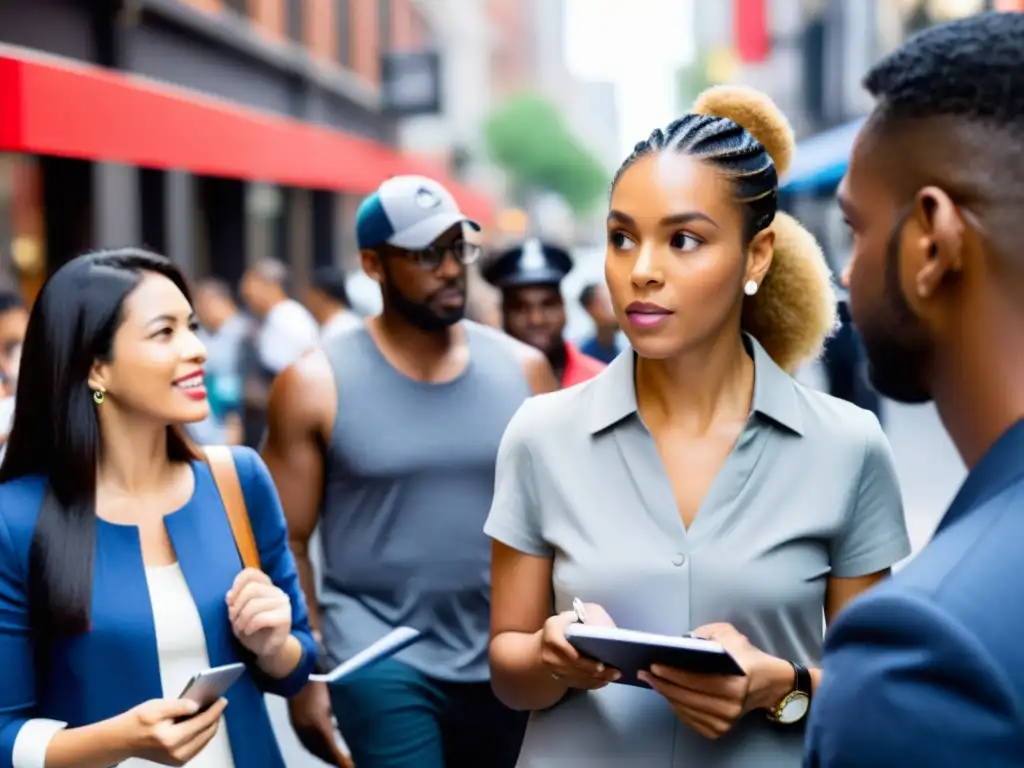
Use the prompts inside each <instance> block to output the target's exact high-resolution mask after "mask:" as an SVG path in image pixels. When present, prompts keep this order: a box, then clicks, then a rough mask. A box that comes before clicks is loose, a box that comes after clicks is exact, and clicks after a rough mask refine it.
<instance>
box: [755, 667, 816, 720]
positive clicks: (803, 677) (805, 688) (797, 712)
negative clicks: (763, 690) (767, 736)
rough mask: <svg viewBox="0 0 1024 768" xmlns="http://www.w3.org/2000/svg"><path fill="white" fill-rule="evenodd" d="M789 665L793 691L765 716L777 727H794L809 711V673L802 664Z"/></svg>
mask: <svg viewBox="0 0 1024 768" xmlns="http://www.w3.org/2000/svg"><path fill="white" fill-rule="evenodd" d="M789 663H790V664H792V665H793V674H794V681H793V690H792V691H790V692H789V693H787V694H786V696H785V697H784V698H783V699H782V701H780V702H779V703H778V704H776V705H775V706H774V707H771V708H769V710H768V712H767V714H766V716H767V717H768V719H769V720H771V721H772V722H773V723H778V724H779V725H795V724H796V723H799V722H800V721H801V720H803V719H804V718H805V717H807V713H808V712H809V711H810V709H811V673H810V672H809V671H808V670H807V667H805V666H804V665H803V664H800V663H798V662H795V661H791V662H789Z"/></svg>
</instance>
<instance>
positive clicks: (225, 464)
mask: <svg viewBox="0 0 1024 768" xmlns="http://www.w3.org/2000/svg"><path fill="white" fill-rule="evenodd" d="M203 450H204V451H205V453H206V461H207V462H208V463H209V465H210V471H211V472H212V473H213V481H214V482H215V483H216V484H217V490H218V491H219V492H220V499H221V501H222V502H223V503H224V510H225V511H226V512H227V514H228V523H229V524H230V525H231V533H232V534H233V535H234V537H235V546H236V547H238V554H239V556H240V557H241V558H242V565H243V566H244V567H246V568H259V567H260V551H259V548H258V547H257V546H256V537H255V536H253V534H252V523H250V522H249V512H248V510H247V509H246V508H245V496H244V495H243V494H242V484H241V483H240V482H239V480H238V468H237V467H236V466H235V457H234V456H232V455H231V449H230V448H228V447H227V446H226V445H208V446H206V447H205V448H203Z"/></svg>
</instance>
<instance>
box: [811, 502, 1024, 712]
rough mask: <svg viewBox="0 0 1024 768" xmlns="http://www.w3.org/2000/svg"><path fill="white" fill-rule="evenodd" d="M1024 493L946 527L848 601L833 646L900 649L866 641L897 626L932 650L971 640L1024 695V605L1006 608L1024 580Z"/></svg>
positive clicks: (897, 632) (921, 649)
mask: <svg viewBox="0 0 1024 768" xmlns="http://www.w3.org/2000/svg"><path fill="white" fill-rule="evenodd" d="M1022 501H1024V486H1016V487H1012V488H1009V489H1006V490H1005V491H1004V492H1003V493H1001V494H997V495H996V496H993V497H992V498H990V499H989V500H987V501H986V502H984V503H983V504H980V505H978V506H977V507H976V508H974V509H972V510H971V511H970V512H968V513H967V514H966V515H965V516H963V517H962V518H960V519H959V520H957V521H956V522H954V523H953V524H951V525H949V526H946V527H942V528H941V529H940V530H939V532H938V533H937V534H936V535H935V537H934V538H933V539H932V541H931V542H930V543H929V544H928V545H927V546H926V547H925V548H924V549H923V550H922V551H921V552H920V553H918V554H917V555H916V556H915V558H914V559H913V560H911V562H910V563H909V564H907V566H906V567H905V568H904V569H903V570H902V571H900V572H898V573H896V574H895V575H894V576H892V577H891V578H890V579H888V580H886V581H885V582H883V583H882V584H880V585H878V586H877V587H876V588H874V589H872V590H870V591H869V592H867V593H866V594H864V595H863V596H862V597H860V598H858V599H857V600H855V601H854V602H853V603H852V604H851V605H849V606H847V608H846V609H844V611H843V613H842V615H841V616H840V617H839V619H838V620H837V621H836V623H835V626H834V627H833V628H832V629H830V631H829V636H828V640H827V643H826V651H827V652H833V651H836V650H838V649H840V648H841V647H843V646H845V645H848V644H850V643H852V644H853V645H854V646H858V647H860V646H863V649H864V652H865V653H885V652H886V651H887V650H889V651H894V652H899V648H898V646H899V643H895V644H894V645H893V644H890V645H891V647H887V645H886V643H885V642H879V643H877V644H872V645H870V646H869V645H868V644H863V643H861V642H860V640H862V639H863V638H864V637H866V636H867V635H868V634H871V633H875V636H876V637H877V639H879V640H881V639H882V638H883V637H885V636H886V633H890V632H891V633H894V635H893V636H894V637H899V638H902V640H906V639H907V638H908V637H913V638H915V640H914V642H915V643H917V652H918V653H921V654H925V655H928V654H932V655H934V656H935V657H941V656H942V655H943V654H946V653H947V652H949V649H950V648H955V649H961V650H962V649H965V648H969V649H971V650H972V652H976V653H977V654H979V655H981V656H984V657H986V658H989V659H991V660H992V661H993V663H994V664H995V665H996V666H997V667H999V668H1001V669H1003V670H1005V672H1006V673H1007V674H1008V675H1009V676H1010V678H1011V679H1014V680H1017V681H1018V685H1019V686H1020V688H1021V690H1020V694H1021V696H1022V697H1024V645H1022V644H1021V643H1020V641H1019V638H1020V637H1021V636H1022V635H1024V612H1021V611H1007V610H1005V607H1006V606H1007V605H1013V604H1015V603H1016V602H1017V600H1018V597H1017V594H1018V591H1019V590H1018V586H1017V585H1019V584H1021V583H1024V558H1022V557H1021V556H1020V554H1019V544H1020V541H1022V540H1024V516H1022V515H1020V514H1019V509H1018V507H1019V506H1020V502H1022ZM865 633H867V634H865ZM901 633H902V634H901ZM894 649H895V650H894Z"/></svg>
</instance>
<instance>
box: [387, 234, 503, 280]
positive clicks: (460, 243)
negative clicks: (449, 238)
mask: <svg viewBox="0 0 1024 768" xmlns="http://www.w3.org/2000/svg"><path fill="white" fill-rule="evenodd" d="M482 250H483V249H482V248H481V247H480V246H479V245H477V244H476V243H467V242H466V241H465V240H456V241H455V242H454V243H447V244H446V245H432V246H430V247H429V248H424V249H422V250H419V251H408V250H404V249H402V250H399V249H395V250H394V251H392V252H393V253H395V254H398V255H401V256H403V257H404V258H407V259H409V260H411V261H412V262H413V263H414V264H415V265H416V266H417V267H419V268H420V269H423V270H426V271H428V272H433V271H434V270H436V269H438V268H439V267H440V266H441V265H442V264H444V260H445V259H446V258H448V256H449V255H450V256H451V257H452V258H453V259H455V261H456V262H458V263H459V264H461V265H463V266H468V265H470V264H472V263H473V262H474V261H476V260H477V259H478V258H480V253H481V251H482Z"/></svg>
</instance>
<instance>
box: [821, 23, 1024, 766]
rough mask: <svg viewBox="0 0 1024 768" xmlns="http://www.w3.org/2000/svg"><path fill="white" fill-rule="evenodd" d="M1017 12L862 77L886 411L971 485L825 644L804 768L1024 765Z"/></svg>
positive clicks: (862, 300)
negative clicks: (895, 405) (921, 412)
mask: <svg viewBox="0 0 1024 768" xmlns="http://www.w3.org/2000/svg"><path fill="white" fill-rule="evenodd" d="M1022 72H1024V14H1021V13H1002V14H996V13H988V14H981V15H978V16H974V17H970V18H967V19H964V20H961V21H958V22H954V23H952V24H948V25H943V26H939V27H934V28H931V29H928V30H926V31H925V32H923V33H921V34H920V35H918V36H917V37H915V38H913V39H911V40H910V41H908V42H907V43H906V44H905V45H904V46H903V47H902V48H901V49H900V50H898V51H896V52H895V53H893V54H891V55H890V56H889V57H887V58H886V59H885V60H884V61H882V62H881V63H880V64H879V65H877V66H876V67H875V69H874V70H873V71H872V72H871V73H870V74H869V75H868V76H867V79H866V83H865V84H866V86H867V88H868V90H869V91H870V92H871V93H872V94H873V95H874V96H875V97H876V98H877V99H878V106H877V107H876V109H875V111H874V113H873V114H872V115H871V117H870V118H869V119H868V121H867V123H866V125H865V127H864V128H863V129H862V131H861V134H860V136H859V137H858V139H857V141H856V144H855V148H854V151H853V156H852V157H851V160H850V165H849V168H848V170H847V175H846V178H845V179H844V180H843V183H842V185H841V187H840V201H841V205H842V207H843V210H844V213H845V214H846V217H847V220H848V221H849V223H850V226H851V228H852V230H853V235H854V245H853V251H854V253H853V259H852V261H851V264H850V267H849V268H848V270H847V273H846V275H845V278H846V282H847V283H848V286H849V289H850V299H851V311H852V314H853V318H854V321H855V322H856V324H857V326H858V328H859V330H860V333H861V336H862V338H863V341H864V346H865V349H866V352H867V355H868V358H869V360H870V363H871V376H872V381H873V382H874V384H875V386H876V388H877V389H878V390H879V392H881V393H882V394H883V395H887V396H889V397H891V398H893V399H895V400H899V401H903V402H911V403H913V402H925V401H928V400H934V401H935V404H936V406H937V408H938V411H939V414H940V416H941V418H942V421H943V424H944V425H945V427H946V429H947V430H948V432H949V433H950V436H951V437H952V439H953V441H954V443H955V444H956V446H957V449H958V451H959V452H960V455H961V457H962V458H963V459H964V462H965V463H966V464H967V466H968V468H969V469H970V474H969V476H968V478H967V480H966V482H965V483H964V486H963V488H962V489H961V490H960V492H959V494H958V495H957V497H956V499H955V500H954V502H953V504H952V506H951V507H950V509H949V511H948V512H947V513H946V515H945V517H944V519H943V520H942V523H941V524H940V526H939V529H938V531H937V533H936V534H935V537H934V539H933V540H932V542H931V543H930V544H929V545H928V546H927V547H926V548H925V549H924V551H923V552H921V553H920V554H919V555H918V556H917V557H916V558H915V560H914V561H912V562H911V563H910V564H909V565H908V566H907V568H906V569H904V570H903V571H902V572H901V573H899V574H897V575H896V576H894V577H893V578H892V579H890V580H889V581H887V582H886V583H884V584H882V585H880V586H878V587H877V588H876V589H874V590H872V591H871V592H869V593H867V594H866V595H865V596H864V597H862V598H861V599H860V600H858V601H855V602H854V603H852V604H851V605H850V606H849V607H848V608H847V609H846V610H845V611H844V612H843V614H841V615H840V617H839V618H838V619H837V621H836V622H835V623H834V625H833V626H832V627H830V628H829V633H828V639H827V642H826V648H825V659H824V664H823V673H822V684H821V686H820V687H819V689H818V691H817V692H816V696H815V700H814V702H813V704H812V708H811V720H810V723H809V725H808V734H807V752H806V762H805V765H806V766H807V768H848V767H849V768H853V767H854V766H865V767H867V766H870V768H888V767H889V766H892V767H893V768H895V767H896V766H900V768H903V767H904V766H927V768H944V767H945V766H951V767H952V766H956V767H957V768H963V767H964V766H972V767H973V766H979V767H980V766H993V767H995V766H999V768H1002V767H1003V766H1020V765H1024V602H1022V601H1021V597H1020V594H1021V588H1022V585H1024V552H1022V548H1024V77H1022V75H1021V73H1022Z"/></svg>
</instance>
